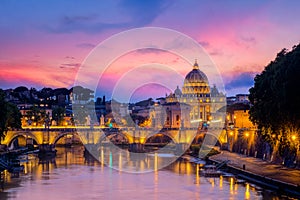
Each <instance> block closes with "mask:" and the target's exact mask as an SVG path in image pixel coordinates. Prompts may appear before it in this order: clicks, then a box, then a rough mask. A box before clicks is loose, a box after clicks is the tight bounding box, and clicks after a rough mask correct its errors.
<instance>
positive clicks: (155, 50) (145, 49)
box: [136, 48, 167, 54]
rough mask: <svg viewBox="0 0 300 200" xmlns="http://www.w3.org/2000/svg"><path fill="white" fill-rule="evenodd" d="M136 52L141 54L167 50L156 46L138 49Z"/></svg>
mask: <svg viewBox="0 0 300 200" xmlns="http://www.w3.org/2000/svg"><path fill="white" fill-rule="evenodd" d="M136 52H137V53H139V54H151V53H155V54H159V53H162V52H167V51H165V50H161V49H156V48H144V49H137V50H136Z"/></svg>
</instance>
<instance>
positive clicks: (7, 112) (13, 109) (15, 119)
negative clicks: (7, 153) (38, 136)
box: [0, 89, 21, 141]
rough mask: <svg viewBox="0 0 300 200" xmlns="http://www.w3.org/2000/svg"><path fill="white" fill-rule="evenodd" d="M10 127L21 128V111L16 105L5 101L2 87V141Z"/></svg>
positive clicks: (0, 133)
mask: <svg viewBox="0 0 300 200" xmlns="http://www.w3.org/2000/svg"><path fill="white" fill-rule="evenodd" d="M10 128H21V113H20V112H19V109H18V108H17V106H16V105H14V104H12V103H9V102H7V101H5V95H4V92H3V90H1V89H0V141H1V139H4V137H5V135H6V132H7V131H8V130H9V129H10Z"/></svg>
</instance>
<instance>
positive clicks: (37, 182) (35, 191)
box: [0, 146, 282, 200]
mask: <svg viewBox="0 0 300 200" xmlns="http://www.w3.org/2000/svg"><path fill="white" fill-rule="evenodd" d="M24 159H28V160H24V161H23V165H24V167H25V170H24V173H22V174H20V176H19V177H12V176H11V175H10V174H6V175H5V190H4V191H3V192H0V199H1V200H6V199H22V200H27V199H28V200H35V199H37V200H40V199H64V200H65V199H72V200H73V199H74V200H76V199H78V200H83V199H84V200H89V199H130V200H133V199H143V200H147V199H151V200H152V199H154V200H158V199H159V200H164V199H166V200H169V199H172V200H176V199H180V200H182V199H279V198H282V197H280V196H277V195H276V193H275V192H272V191H268V190H265V189H262V188H260V187H257V186H255V185H253V184H249V183H242V184H237V183H235V182H234V181H233V178H225V177H222V176H221V177H220V178H206V177H202V176H200V175H199V167H198V166H197V165H196V164H193V163H189V162H185V161H176V162H174V163H172V164H171V165H169V166H167V167H165V168H164V169H161V170H158V171H154V172H148V173H128V172H124V171H122V170H115V169H113V168H111V167H108V166H106V165H104V164H103V163H101V162H98V161H96V160H94V159H92V158H91V157H89V156H84V147H82V146H78V147H73V148H58V152H57V157H56V158H55V159H52V160H46V161H43V162H41V161H39V159H38V158H35V157H33V156H28V158H24Z"/></svg>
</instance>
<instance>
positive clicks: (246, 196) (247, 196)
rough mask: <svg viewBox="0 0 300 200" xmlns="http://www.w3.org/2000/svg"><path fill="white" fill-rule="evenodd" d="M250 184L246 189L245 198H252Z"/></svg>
mask: <svg viewBox="0 0 300 200" xmlns="http://www.w3.org/2000/svg"><path fill="white" fill-rule="evenodd" d="M249 188H250V186H249V184H248V183H247V184H246V190H245V199H250V191H249Z"/></svg>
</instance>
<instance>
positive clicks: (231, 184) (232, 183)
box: [230, 178, 234, 194]
mask: <svg viewBox="0 0 300 200" xmlns="http://www.w3.org/2000/svg"><path fill="white" fill-rule="evenodd" d="M233 185H234V180H233V178H230V194H233Z"/></svg>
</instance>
